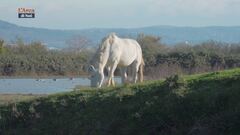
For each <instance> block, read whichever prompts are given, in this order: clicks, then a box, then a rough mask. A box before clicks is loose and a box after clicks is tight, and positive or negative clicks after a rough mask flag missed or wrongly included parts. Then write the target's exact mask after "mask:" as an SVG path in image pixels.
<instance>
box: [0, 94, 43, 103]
mask: <svg viewBox="0 0 240 135" xmlns="http://www.w3.org/2000/svg"><path fill="white" fill-rule="evenodd" d="M42 96H46V95H32V94H0V105H6V104H13V103H17V102H20V101H26V100H30V99H34V98H37V97H42Z"/></svg>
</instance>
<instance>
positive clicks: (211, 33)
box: [0, 20, 240, 48]
mask: <svg viewBox="0 0 240 135" xmlns="http://www.w3.org/2000/svg"><path fill="white" fill-rule="evenodd" d="M110 32H116V33H117V34H118V35H120V36H121V37H129V36H130V37H132V38H136V36H137V35H138V34H140V33H144V34H150V35H155V36H160V37H162V42H163V43H166V44H169V45H173V44H176V43H179V42H185V41H188V42H189V43H200V42H204V41H207V40H215V41H220V42H228V43H239V42H240V27H239V26H236V27H227V26H226V27H224V26H214V27H176V26H152V27H142V28H92V29H82V30H52V29H44V28H32V27H22V26H18V25H15V24H11V23H8V22H5V21H1V20H0V38H3V39H5V40H6V41H8V42H11V41H15V40H16V38H17V37H19V38H22V39H23V40H24V41H25V42H31V41H42V42H43V43H45V44H46V45H47V46H48V47H54V48H64V47H66V46H67V45H66V41H67V40H69V39H71V38H72V37H74V36H84V37H87V38H88V39H90V40H91V41H92V42H93V46H96V45H98V44H99V42H100V41H101V39H102V38H103V37H105V36H106V35H107V34H109V33H110Z"/></svg>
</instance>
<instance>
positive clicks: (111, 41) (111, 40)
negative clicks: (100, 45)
mask: <svg viewBox="0 0 240 135" xmlns="http://www.w3.org/2000/svg"><path fill="white" fill-rule="evenodd" d="M113 41H114V39H113V37H111V38H109V44H110V45H112V44H113Z"/></svg>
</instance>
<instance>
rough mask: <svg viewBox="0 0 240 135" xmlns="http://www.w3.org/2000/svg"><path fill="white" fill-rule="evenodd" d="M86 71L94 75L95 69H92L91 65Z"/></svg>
mask: <svg viewBox="0 0 240 135" xmlns="http://www.w3.org/2000/svg"><path fill="white" fill-rule="evenodd" d="M88 71H89V72H90V73H95V72H96V69H95V68H94V66H93V65H90V67H89V68H88Z"/></svg>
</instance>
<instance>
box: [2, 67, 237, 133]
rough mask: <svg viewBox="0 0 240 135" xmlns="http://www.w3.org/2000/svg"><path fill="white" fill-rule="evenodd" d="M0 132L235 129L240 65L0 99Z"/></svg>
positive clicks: (125, 131) (221, 131)
mask: <svg viewBox="0 0 240 135" xmlns="http://www.w3.org/2000/svg"><path fill="white" fill-rule="evenodd" d="M0 134H6V135H8V134H9V135H12V134H23V135H28V134H29V135H33V134H34V135H135V134H136V135H159V134H161V135H239V134H240V69H233V70H226V71H222V72H213V73H206V74H198V75H192V76H184V77H179V76H172V77H169V78H167V79H166V80H159V81H149V82H145V83H143V84H136V85H125V86H118V87H115V88H102V89H86V90H81V91H79V90H76V91H73V92H66V93H59V94H55V95H50V96H47V97H40V98H35V99H31V100H27V101H21V102H17V103H15V104H8V105H2V106H0Z"/></svg>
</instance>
